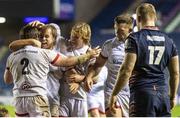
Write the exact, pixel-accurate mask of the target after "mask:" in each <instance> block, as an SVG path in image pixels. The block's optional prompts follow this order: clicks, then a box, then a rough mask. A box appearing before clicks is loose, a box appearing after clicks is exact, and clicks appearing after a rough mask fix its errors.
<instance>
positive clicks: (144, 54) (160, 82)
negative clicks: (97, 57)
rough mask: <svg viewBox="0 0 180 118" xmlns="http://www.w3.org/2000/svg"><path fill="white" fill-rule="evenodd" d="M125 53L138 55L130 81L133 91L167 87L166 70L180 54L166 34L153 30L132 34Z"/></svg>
mask: <svg viewBox="0 0 180 118" xmlns="http://www.w3.org/2000/svg"><path fill="white" fill-rule="evenodd" d="M125 52H126V53H136V54H137V60H136V64H135V67H134V69H133V73H132V75H131V78H130V81H129V85H130V88H131V89H138V88H149V87H150V88H152V87H154V86H156V87H163V88H164V87H165V88H166V87H167V82H166V81H167V80H166V78H167V77H165V68H166V67H167V66H168V64H169V61H170V59H171V57H173V56H176V55H177V54H178V53H177V49H176V46H175V44H174V42H173V40H172V39H171V38H169V37H168V36H167V35H166V34H165V33H163V32H161V31H159V30H152V29H142V30H140V31H139V32H136V33H132V34H130V35H129V37H128V38H127V40H126V43H125Z"/></svg>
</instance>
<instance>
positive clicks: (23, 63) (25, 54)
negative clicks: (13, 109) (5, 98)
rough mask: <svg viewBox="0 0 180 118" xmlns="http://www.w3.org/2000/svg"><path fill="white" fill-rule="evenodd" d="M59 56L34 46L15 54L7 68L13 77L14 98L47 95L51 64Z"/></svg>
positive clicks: (8, 62)
mask: <svg viewBox="0 0 180 118" xmlns="http://www.w3.org/2000/svg"><path fill="white" fill-rule="evenodd" d="M59 56H60V55H59V54H58V53H56V52H55V51H52V50H47V49H40V48H37V47H33V46H26V47H25V48H23V49H20V50H18V51H16V52H13V53H12V54H11V55H10V56H9V57H8V60H7V64H6V67H7V68H9V70H10V72H11V73H12V76H13V82H14V88H13V94H14V97H21V96H35V95H42V96H44V95H47V86H46V79H47V74H48V72H49V64H50V63H52V64H53V63H55V62H56V60H57V59H58V58H60V57H59Z"/></svg>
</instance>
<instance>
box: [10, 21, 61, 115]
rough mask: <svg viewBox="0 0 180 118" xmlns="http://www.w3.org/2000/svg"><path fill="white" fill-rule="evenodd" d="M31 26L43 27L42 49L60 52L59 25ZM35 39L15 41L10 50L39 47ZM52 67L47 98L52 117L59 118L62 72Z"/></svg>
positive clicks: (39, 24)
mask: <svg viewBox="0 0 180 118" xmlns="http://www.w3.org/2000/svg"><path fill="white" fill-rule="evenodd" d="M29 25H31V26H33V27H37V26H41V27H42V26H43V27H42V29H41V32H42V34H41V42H42V45H41V48H44V49H50V50H55V51H57V52H58V51H60V42H61V41H60V40H62V38H63V37H62V36H61V31H60V27H59V26H58V25H57V24H54V23H50V24H47V25H45V24H43V23H41V22H39V21H33V22H30V23H29ZM34 42H36V41H35V39H26V40H21V42H20V43H19V41H13V42H12V43H11V44H10V49H11V50H14V49H17V48H20V47H24V46H26V45H29V44H33V45H38V44H36V43H34ZM28 43H29V44H28ZM49 66H50V71H49V73H48V79H47V96H48V100H49V106H50V113H51V116H52V117H58V116H59V102H60V99H59V93H58V91H59V87H60V83H59V79H61V71H59V67H56V66H52V65H49Z"/></svg>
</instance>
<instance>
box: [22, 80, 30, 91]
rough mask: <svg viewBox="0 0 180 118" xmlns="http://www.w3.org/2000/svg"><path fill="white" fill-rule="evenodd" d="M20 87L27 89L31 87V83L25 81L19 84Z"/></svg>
mask: <svg viewBox="0 0 180 118" xmlns="http://www.w3.org/2000/svg"><path fill="white" fill-rule="evenodd" d="M20 88H21V89H22V90H28V89H30V88H32V86H31V84H30V83H29V82H27V81H25V82H24V83H23V84H22V85H21V87H20Z"/></svg>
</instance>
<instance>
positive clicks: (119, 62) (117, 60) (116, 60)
mask: <svg viewBox="0 0 180 118" xmlns="http://www.w3.org/2000/svg"><path fill="white" fill-rule="evenodd" d="M113 64H122V60H121V59H113Z"/></svg>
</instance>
